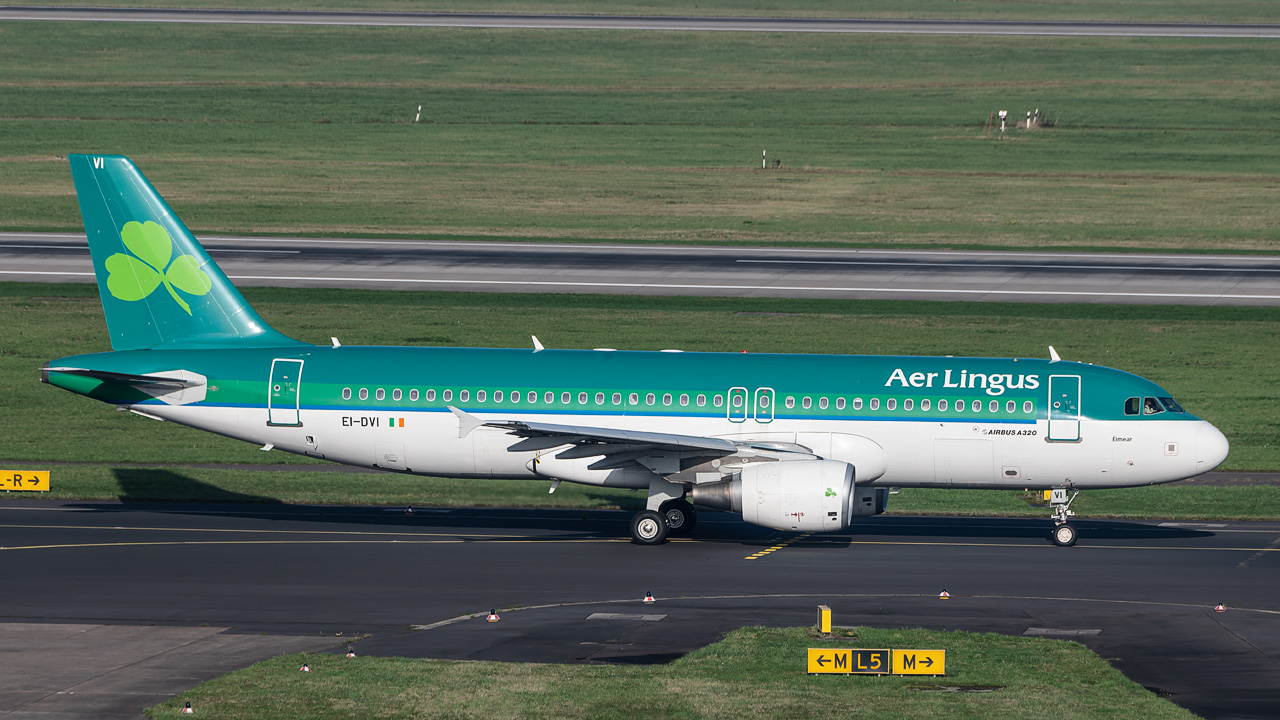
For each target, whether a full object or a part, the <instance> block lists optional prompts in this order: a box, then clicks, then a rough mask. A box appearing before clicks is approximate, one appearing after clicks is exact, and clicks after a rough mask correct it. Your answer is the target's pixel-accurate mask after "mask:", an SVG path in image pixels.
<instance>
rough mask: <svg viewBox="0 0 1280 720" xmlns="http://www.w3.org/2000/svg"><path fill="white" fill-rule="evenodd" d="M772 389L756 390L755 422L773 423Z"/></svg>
mask: <svg viewBox="0 0 1280 720" xmlns="http://www.w3.org/2000/svg"><path fill="white" fill-rule="evenodd" d="M773 401H774V397H773V388H756V408H755V410H756V422H758V423H771V422H773Z"/></svg>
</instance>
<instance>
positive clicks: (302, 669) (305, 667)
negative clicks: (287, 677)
mask: <svg viewBox="0 0 1280 720" xmlns="http://www.w3.org/2000/svg"><path fill="white" fill-rule="evenodd" d="M298 672H311V666H310V665H308V664H306V663H302V667H300V668H298Z"/></svg>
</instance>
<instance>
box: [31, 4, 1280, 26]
mask: <svg viewBox="0 0 1280 720" xmlns="http://www.w3.org/2000/svg"><path fill="white" fill-rule="evenodd" d="M43 4H45V5H71V6H75V7H86V6H97V5H113V6H114V5H119V2H118V0H46V1H45V2H44V3H43ZM144 4H145V6H147V7H194V8H234V9H250V10H256V9H263V8H269V9H283V10H357V11H373V10H394V11H399V12H467V13H551V14H601V15H615V14H616V15H713V16H714V15H719V16H729V17H752V16H756V17H853V18H893V19H902V18H922V19H977V20H1090V21H1102V20H1110V21H1128V22H1218V23H1224V22H1276V19H1277V17H1276V11H1275V6H1274V5H1273V4H1272V3H1270V2H1266V1H1265V0H1221V1H1220V2H1205V1H1204V0H1137V1H1135V0H1126V1H1125V2H1112V3H1084V2H1068V3H1051V4H1042V3H1011V2H1007V1H1002V0H972V1H970V2H964V3H938V2H932V1H931V0H900V1H899V2H894V3H883V2H874V1H873V0H806V1H805V2H802V3H792V2H781V1H780V0H700V1H699V2H698V3H697V4H689V3H687V2H683V1H682V0H639V1H634V2H619V1H618V0H611V1H610V2H599V0H556V2H547V1H546V0H435V1H434V2H431V3H424V2H422V0H362V1H361V2H356V1H355V0H272V1H271V2H267V3H262V2H251V1H250V0H146V2H145V3H144Z"/></svg>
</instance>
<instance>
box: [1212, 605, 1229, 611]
mask: <svg viewBox="0 0 1280 720" xmlns="http://www.w3.org/2000/svg"><path fill="white" fill-rule="evenodd" d="M1213 611H1214V612H1226V611H1227V607H1226V606H1225V605H1223V604H1222V603H1218V605H1217V607H1215V608H1214V609H1213Z"/></svg>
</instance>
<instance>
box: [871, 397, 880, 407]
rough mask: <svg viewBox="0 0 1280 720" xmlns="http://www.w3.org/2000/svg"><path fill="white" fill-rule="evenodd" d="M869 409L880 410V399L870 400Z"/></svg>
mask: <svg viewBox="0 0 1280 720" xmlns="http://www.w3.org/2000/svg"><path fill="white" fill-rule="evenodd" d="M871 409H872V410H879V409H880V398H871Z"/></svg>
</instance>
